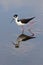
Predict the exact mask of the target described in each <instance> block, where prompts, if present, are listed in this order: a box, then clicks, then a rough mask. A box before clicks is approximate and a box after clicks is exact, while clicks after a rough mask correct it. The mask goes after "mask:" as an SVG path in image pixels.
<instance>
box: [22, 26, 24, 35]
mask: <svg viewBox="0 0 43 65" xmlns="http://www.w3.org/2000/svg"><path fill="white" fill-rule="evenodd" d="M23 33H24V26H22V34H23Z"/></svg>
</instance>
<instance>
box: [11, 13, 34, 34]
mask: <svg viewBox="0 0 43 65" xmlns="http://www.w3.org/2000/svg"><path fill="white" fill-rule="evenodd" d="M34 18H35V17H31V18H27V19H18V15H17V14H15V15H13V20H15V22H16V23H17V25H19V26H22V28H23V26H24V25H26V24H27V23H28V22H30V21H31V20H32V19H34ZM13 20H12V21H13ZM12 21H11V22H12ZM23 32H24V28H23V30H22V33H23Z"/></svg>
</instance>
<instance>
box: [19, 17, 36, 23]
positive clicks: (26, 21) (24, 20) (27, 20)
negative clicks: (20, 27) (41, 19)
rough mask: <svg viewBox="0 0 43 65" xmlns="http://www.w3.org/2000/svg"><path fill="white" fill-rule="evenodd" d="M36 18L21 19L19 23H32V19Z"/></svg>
mask: <svg viewBox="0 0 43 65" xmlns="http://www.w3.org/2000/svg"><path fill="white" fill-rule="evenodd" d="M34 18H35V17H32V18H28V19H20V20H19V21H21V22H22V23H28V22H29V21H31V20H32V19H34Z"/></svg>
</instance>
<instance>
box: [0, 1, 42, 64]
mask: <svg viewBox="0 0 43 65" xmlns="http://www.w3.org/2000/svg"><path fill="white" fill-rule="evenodd" d="M3 1H4V2H3ZM3 1H2V2H1V3H0V65H43V7H42V5H43V4H42V0H40V1H39V0H38V1H37V0H36V1H34V0H32V1H33V2H34V3H33V2H31V1H28V0H27V1H25V3H24V1H22V2H21V3H24V5H22V4H19V2H20V1H21V0H19V2H18V4H17V6H16V4H15V3H16V1H14V2H15V3H13V4H11V5H9V4H10V3H9V2H10V0H9V1H8V3H7V2H6V1H5V0H3ZM12 2H13V0H12ZM27 2H29V3H30V4H26V3H27ZM40 2H41V3H40ZM6 3H7V4H6ZM4 4H5V5H4ZM36 4H37V5H36ZM41 4H42V5H41ZM39 5H40V6H39ZM10 6H11V7H10ZM15 13H17V14H18V15H19V17H20V18H23V17H24V18H26V17H32V16H35V17H36V18H35V19H34V20H33V21H37V22H36V23H35V24H34V26H33V29H32V30H33V31H35V29H36V31H35V34H36V32H37V31H38V32H37V34H36V35H35V36H36V38H34V39H30V40H27V41H25V42H22V43H21V44H20V47H19V48H15V46H14V45H13V44H12V43H11V42H12V41H14V42H16V39H17V37H18V36H19V35H20V34H21V27H20V28H19V27H18V26H17V25H16V23H10V22H11V20H12V16H13V14H15ZM25 34H28V35H29V32H27V31H25Z"/></svg>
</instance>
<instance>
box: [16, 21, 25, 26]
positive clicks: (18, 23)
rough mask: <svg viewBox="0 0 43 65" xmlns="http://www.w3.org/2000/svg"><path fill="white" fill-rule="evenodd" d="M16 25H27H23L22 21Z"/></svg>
mask: <svg viewBox="0 0 43 65" xmlns="http://www.w3.org/2000/svg"><path fill="white" fill-rule="evenodd" d="M16 23H17V25H25V24H23V23H21V21H20V22H16Z"/></svg>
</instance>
